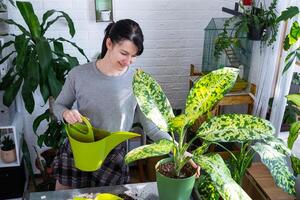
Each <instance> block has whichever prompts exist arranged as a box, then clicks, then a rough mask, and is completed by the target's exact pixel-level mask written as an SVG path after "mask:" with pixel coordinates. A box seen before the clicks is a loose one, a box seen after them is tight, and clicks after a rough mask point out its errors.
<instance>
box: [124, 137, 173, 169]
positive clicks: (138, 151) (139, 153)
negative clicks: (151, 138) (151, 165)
mask: <svg viewBox="0 0 300 200" xmlns="http://www.w3.org/2000/svg"><path fill="white" fill-rule="evenodd" d="M173 147H174V145H173V142H172V141H170V140H167V139H162V140H159V141H157V142H155V143H153V144H148V145H143V146H140V147H138V148H135V149H133V150H131V151H129V152H128V153H127V154H126V156H125V163H126V164H129V163H131V162H133V161H136V160H140V159H144V158H149V157H154V156H162V155H166V154H168V153H170V152H171V150H172V149H173Z"/></svg>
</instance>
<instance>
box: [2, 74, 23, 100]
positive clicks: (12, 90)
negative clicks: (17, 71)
mask: <svg viewBox="0 0 300 200" xmlns="http://www.w3.org/2000/svg"><path fill="white" fill-rule="evenodd" d="M22 82H23V79H22V78H18V79H17V80H16V81H15V82H14V83H13V84H12V85H11V86H10V87H9V88H8V89H7V90H5V92H4V95H3V104H4V105H6V106H10V105H11V103H12V102H13V100H14V99H15V98H16V95H17V93H18V91H19V89H20V87H21V84H22Z"/></svg>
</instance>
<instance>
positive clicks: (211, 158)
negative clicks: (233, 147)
mask: <svg viewBox="0 0 300 200" xmlns="http://www.w3.org/2000/svg"><path fill="white" fill-rule="evenodd" d="M193 160H194V161H195V162H196V163H197V164H198V165H199V166H201V168H202V169H204V170H205V171H206V172H207V174H209V175H210V177H211V179H212V181H213V183H214V185H215V187H216V188H217V190H218V192H219V194H220V195H221V196H222V198H223V199H224V200H227V199H228V200H229V199H251V198H250V197H249V196H248V195H247V193H246V192H245V191H244V190H243V189H242V188H241V187H240V186H239V185H238V184H237V183H236V182H235V181H234V180H233V179H232V178H231V174H230V171H229V169H228V168H227V166H226V164H225V163H224V161H223V159H222V157H221V156H220V155H219V154H214V155H205V156H195V157H193Z"/></svg>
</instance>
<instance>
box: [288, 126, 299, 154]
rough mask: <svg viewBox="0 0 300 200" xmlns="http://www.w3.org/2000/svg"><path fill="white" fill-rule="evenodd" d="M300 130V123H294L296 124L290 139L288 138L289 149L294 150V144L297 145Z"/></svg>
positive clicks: (291, 131) (292, 127) (292, 128)
mask: <svg viewBox="0 0 300 200" xmlns="http://www.w3.org/2000/svg"><path fill="white" fill-rule="evenodd" d="M299 130H300V121H297V122H294V123H293V124H292V125H291V128H290V133H289V137H288V140H287V143H288V147H289V148H290V149H292V148H293V146H294V143H295V141H296V140H297V138H298V135H299Z"/></svg>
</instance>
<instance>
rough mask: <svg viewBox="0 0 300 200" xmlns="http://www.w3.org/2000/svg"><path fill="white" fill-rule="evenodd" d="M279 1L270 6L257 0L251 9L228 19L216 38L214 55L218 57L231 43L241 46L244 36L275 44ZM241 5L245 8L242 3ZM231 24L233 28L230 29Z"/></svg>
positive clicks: (275, 0)
mask: <svg viewBox="0 0 300 200" xmlns="http://www.w3.org/2000/svg"><path fill="white" fill-rule="evenodd" d="M277 1H278V0H273V1H272V2H271V4H270V6H269V7H268V8H267V7H266V6H265V5H264V4H263V3H262V2H261V1H257V2H256V3H254V5H253V8H252V9H251V11H246V10H244V12H243V13H242V14H240V15H237V16H233V17H230V18H229V19H227V20H226V21H225V23H224V26H223V31H222V32H221V33H220V34H219V35H218V37H217V38H216V41H215V50H214V56H215V57H216V58H217V59H218V58H219V57H220V55H221V54H222V51H223V50H224V49H226V48H228V47H230V46H231V45H233V46H234V47H241V44H242V42H241V38H244V37H248V38H249V39H253V40H261V41H262V42H265V43H267V45H271V44H273V43H274V42H275V40H276V35H277V32H278V23H277V21H276V18H277V16H276V5H277ZM241 7H242V9H243V6H242V5H241ZM231 26H232V27H233V28H232V30H231V31H230V30H229V29H230V27H231ZM253 34H255V35H253ZM256 34H258V35H256Z"/></svg>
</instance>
